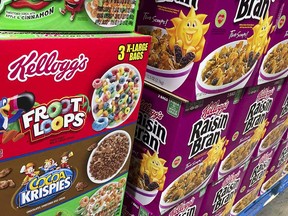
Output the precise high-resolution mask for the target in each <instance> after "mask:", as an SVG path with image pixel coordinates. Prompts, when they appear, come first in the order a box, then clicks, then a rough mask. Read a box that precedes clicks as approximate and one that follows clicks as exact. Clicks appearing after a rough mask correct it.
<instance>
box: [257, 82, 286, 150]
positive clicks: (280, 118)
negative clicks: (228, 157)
mask: <svg viewBox="0 0 288 216" xmlns="http://www.w3.org/2000/svg"><path fill="white" fill-rule="evenodd" d="M282 81H283V80H282ZM279 82H281V80H279ZM278 89H280V91H278V93H277V95H276V98H275V101H276V103H274V104H273V105H272V110H271V112H270V113H269V116H268V121H269V125H268V127H267V130H266V133H265V136H264V137H263V139H262V140H261V141H260V142H259V146H258V148H257V150H256V151H257V152H255V155H256V154H257V155H260V154H263V153H264V152H265V151H268V150H269V149H270V148H271V147H272V146H274V145H278V144H279V142H280V141H281V139H282V137H283V135H284V134H285V132H286V131H287V127H288V81H287V80H286V81H285V82H284V83H283V85H282V86H279V87H278Z"/></svg>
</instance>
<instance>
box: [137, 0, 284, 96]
mask: <svg viewBox="0 0 288 216" xmlns="http://www.w3.org/2000/svg"><path fill="white" fill-rule="evenodd" d="M279 1H280V0H276V1H274V0H259V1H247V0H218V1H209V0H191V1H183V0H180V1H172V0H145V1H142V2H140V6H139V14H138V17H137V27H136V29H137V30H138V31H139V32H141V33H143V34H150V35H151V36H152V44H151V51H150V55H149V60H148V66H147V73H146V80H147V81H149V82H151V83H153V84H155V85H158V86H159V87H161V88H163V89H165V90H168V91H170V92H173V94H175V95H178V96H179V97H182V98H184V99H186V100H189V101H194V100H195V99H197V100H199V99H202V98H206V97H210V96H213V95H217V94H221V93H224V92H229V91H232V90H236V89H241V88H243V87H245V86H252V85H254V76H256V74H257V67H258V66H257V65H258V61H259V58H260V57H261V56H262V55H263V54H264V52H265V50H266V48H267V46H268V44H269V42H270V32H271V30H273V29H274V28H273V27H272V24H273V19H275V16H276V14H277V11H278V5H279Z"/></svg>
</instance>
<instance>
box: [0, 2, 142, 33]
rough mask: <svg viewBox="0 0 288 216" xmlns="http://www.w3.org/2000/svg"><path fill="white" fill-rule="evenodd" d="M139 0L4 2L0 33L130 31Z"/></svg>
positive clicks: (0, 18) (0, 19) (133, 23)
mask: <svg viewBox="0 0 288 216" xmlns="http://www.w3.org/2000/svg"><path fill="white" fill-rule="evenodd" d="M138 4H139V1H138V0H63V1H52V0H48V1H46V0H39V1H33V0H32V1H31V0H16V1H10V0H3V1H1V2H0V22H1V26H0V30H2V31H3V30H4V31H6V30H15V31H19V30H21V31H44V32H45V31H61V32H64V31H65V32H74V31H75V32H133V31H134V30H135V24H136V14H137V11H138Z"/></svg>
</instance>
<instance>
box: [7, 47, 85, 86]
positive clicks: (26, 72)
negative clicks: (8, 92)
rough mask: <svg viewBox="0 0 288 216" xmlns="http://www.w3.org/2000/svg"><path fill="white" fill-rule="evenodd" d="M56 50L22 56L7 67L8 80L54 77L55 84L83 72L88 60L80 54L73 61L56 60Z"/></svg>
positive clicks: (34, 51)
mask: <svg viewBox="0 0 288 216" xmlns="http://www.w3.org/2000/svg"><path fill="white" fill-rule="evenodd" d="M58 56H59V53H58V51H57V50H54V51H52V52H51V53H43V54H42V55H39V54H38V52H37V51H36V50H33V51H32V52H31V53H30V54H29V55H23V56H21V57H20V58H18V59H16V60H15V61H13V62H12V63H10V65H9V66H8V70H9V74H8V79H9V80H12V81H14V80H18V81H20V82H25V81H27V79H28V78H31V77H35V76H54V80H55V82H60V81H62V80H66V81H68V80H71V79H72V78H73V77H74V75H75V74H76V73H77V72H83V71H84V70H85V69H86V67H87V63H88V61H89V59H88V58H87V57H86V56H85V55H84V54H82V53H81V54H80V55H79V57H78V58H75V59H73V60H69V59H64V60H58Z"/></svg>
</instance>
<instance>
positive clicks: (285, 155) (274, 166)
mask: <svg viewBox="0 0 288 216" xmlns="http://www.w3.org/2000/svg"><path fill="white" fill-rule="evenodd" d="M287 160H288V140H281V142H280V144H279V146H278V148H277V151H276V152H275V155H274V156H273V158H272V161H271V163H270V165H269V167H268V169H267V174H266V179H265V181H264V183H263V185H262V187H261V190H260V195H262V194H264V193H265V192H266V191H268V190H269V189H270V188H272V187H273V185H275V183H276V182H277V181H279V180H280V179H281V178H282V177H283V176H285V175H284V169H285V166H286V163H287Z"/></svg>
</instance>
